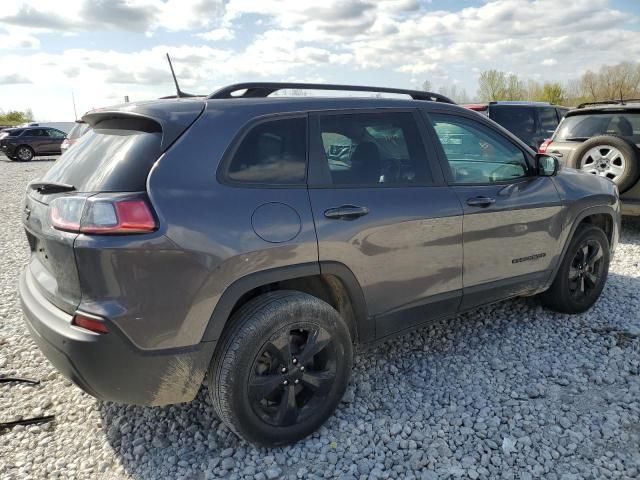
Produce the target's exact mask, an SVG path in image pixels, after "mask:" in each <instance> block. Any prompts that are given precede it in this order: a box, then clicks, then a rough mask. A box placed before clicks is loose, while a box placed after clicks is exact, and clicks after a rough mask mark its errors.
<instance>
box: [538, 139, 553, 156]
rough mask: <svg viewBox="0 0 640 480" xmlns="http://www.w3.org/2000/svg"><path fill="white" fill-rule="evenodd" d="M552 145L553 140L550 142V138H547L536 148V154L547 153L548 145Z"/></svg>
mask: <svg viewBox="0 0 640 480" xmlns="http://www.w3.org/2000/svg"><path fill="white" fill-rule="evenodd" d="M552 143H553V140H551V139H550V138H547V139H546V140H545V141H544V142H542V143H541V144H540V146H539V147H538V153H547V149H548V148H549V145H551V144H552Z"/></svg>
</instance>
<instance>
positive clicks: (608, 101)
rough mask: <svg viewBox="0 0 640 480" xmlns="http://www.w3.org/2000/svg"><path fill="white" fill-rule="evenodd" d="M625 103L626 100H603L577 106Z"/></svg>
mask: <svg viewBox="0 0 640 480" xmlns="http://www.w3.org/2000/svg"><path fill="white" fill-rule="evenodd" d="M620 104H623V105H624V101H621V100H602V101H601V102H585V103H581V104H580V105H578V106H577V107H576V108H584V107H590V106H591V105H620Z"/></svg>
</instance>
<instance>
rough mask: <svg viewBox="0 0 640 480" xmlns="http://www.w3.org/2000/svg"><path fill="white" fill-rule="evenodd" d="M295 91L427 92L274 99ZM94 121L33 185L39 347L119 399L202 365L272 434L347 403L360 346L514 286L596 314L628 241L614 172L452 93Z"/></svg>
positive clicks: (139, 109)
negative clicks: (622, 233) (567, 161)
mask: <svg viewBox="0 0 640 480" xmlns="http://www.w3.org/2000/svg"><path fill="white" fill-rule="evenodd" d="M289 88H298V89H319V90H365V91H380V92H391V93H402V94H405V95H409V96H411V97H412V99H401V98H395V99H384V98H366V97H360V98H355V97H350V98H349V97H346V98H329V97H318V98H313V97H308V96H305V97H298V98H286V97H269V94H271V93H273V92H276V91H278V90H281V89H289ZM84 121H86V122H87V123H88V124H89V125H90V126H91V129H90V130H89V131H88V132H87V133H86V134H85V135H83V136H82V137H81V138H80V139H79V140H78V142H77V143H76V144H75V145H74V146H73V148H71V149H69V151H68V152H67V153H66V154H65V155H64V156H63V157H62V158H61V159H60V160H59V161H58V162H56V163H55V164H54V165H53V167H52V168H51V169H50V170H49V171H48V172H47V173H46V174H45V176H44V177H43V178H42V179H40V180H38V181H36V182H33V183H31V184H30V186H29V188H28V191H27V194H26V198H25V209H24V215H23V224H24V227H25V230H26V234H27V239H28V242H29V246H30V248H31V259H30V263H29V265H28V266H27V268H26V269H25V271H24V273H23V275H22V277H21V280H20V295H21V299H22V307H23V310H24V313H25V318H26V322H27V325H28V327H29V329H30V331H31V334H32V336H33V338H34V340H35V341H36V343H37V344H38V345H39V347H40V348H41V349H42V351H43V352H44V353H45V355H46V356H47V357H48V358H49V359H50V360H51V361H52V363H53V364H54V365H55V366H56V367H57V368H58V369H59V370H60V371H61V372H62V373H63V374H65V375H66V376H67V377H68V378H70V379H72V380H73V381H74V382H75V383H76V384H77V385H79V386H80V387H81V388H83V389H84V390H85V391H86V392H89V393H90V394H91V395H94V396H95V397H98V398H101V399H104V400H112V401H118V402H125V403H135V404H143V405H164V404H170V403H177V402H184V401H189V400H191V399H193V398H194V397H195V395H196V393H197V392H198V390H199V388H200V386H201V383H202V381H203V379H204V378H205V375H206V381H207V383H208V386H209V393H210V394H211V397H212V401H213V405H214V408H215V410H216V412H217V413H218V414H219V416H220V418H221V419H222V420H223V421H224V422H225V423H226V424H227V425H228V426H229V427H230V428H231V429H232V430H233V431H234V432H236V433H237V434H238V435H240V436H241V437H243V438H245V439H247V440H249V441H250V442H253V443H256V444H260V445H280V444H285V443H290V442H293V441H296V440H299V439H301V438H303V437H305V436H306V435H308V434H310V433H311V432H313V431H314V430H315V429H316V428H318V427H319V426H320V425H321V424H322V423H323V422H324V421H325V420H326V419H327V418H328V417H329V416H330V415H331V413H332V412H333V411H334V409H335V408H336V406H337V404H338V402H339V401H340V398H341V397H342V395H343V393H344V391H345V389H346V387H347V384H348V381H349V377H350V370H351V364H352V356H353V347H354V345H368V344H372V343H374V342H378V341H383V340H385V339H388V338H390V337H392V336H394V335H399V334H404V333H407V332H409V331H410V330H411V329H413V328H416V327H418V326H420V325H422V324H424V323H425V322H428V321H433V320H435V319H440V318H443V317H449V316H452V315H455V314H457V313H459V312H463V311H466V310H469V309H472V308H475V307H477V306H479V305H483V304H487V303H492V302H496V301H499V300H502V299H505V298H509V297H513V296H518V295H536V294H540V299H541V301H542V302H543V304H544V305H546V306H548V307H550V308H553V309H555V310H558V311H561V312H569V313H576V312H583V311H585V310H587V309H588V308H590V307H591V305H593V303H594V302H595V301H596V300H597V298H598V297H599V295H600V293H601V291H602V288H603V286H604V283H605V281H606V278H607V272H608V266H609V259H610V255H611V253H612V251H613V250H614V249H615V246H616V244H617V240H618V232H619V222H620V217H619V207H618V197H617V192H616V189H615V186H614V185H613V184H612V183H611V182H609V181H608V180H605V179H603V178H600V177H597V176H593V175H586V174H583V173H579V172H576V171H575V170H571V169H567V170H560V171H559V170H558V162H557V160H556V159H555V158H553V157H549V156H545V155H539V156H537V157H535V156H534V154H533V152H531V150H530V149H529V148H528V147H527V146H526V145H525V144H524V143H522V142H521V141H520V140H518V139H517V138H516V137H515V136H513V135H511V134H509V133H508V132H506V131H505V130H504V129H502V128H500V127H499V126H498V125H496V124H495V123H494V122H492V121H490V120H489V119H487V118H485V117H482V116H481V115H478V114H476V113H474V112H471V111H469V110H466V109H464V108H461V107H458V106H456V105H454V104H452V103H450V100H448V99H447V98H445V97H442V96H440V95H437V94H432V93H428V92H415V91H406V90H396V89H375V88H372V87H355V86H350V87H345V86H337V85H308V84H270V83H267V84H263V83H250V84H239V85H233V86H230V87H225V88H223V89H221V90H219V91H217V92H215V93H213V94H211V95H210V96H209V97H206V98H205V97H194V98H189V99H183V98H178V99H166V100H157V101H151V102H142V103H129V104H126V105H124V106H120V107H113V108H106V109H101V110H99V111H94V112H90V113H88V114H86V115H85V116H84ZM559 318H561V317H559Z"/></svg>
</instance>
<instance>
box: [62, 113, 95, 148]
mask: <svg viewBox="0 0 640 480" xmlns="http://www.w3.org/2000/svg"><path fill="white" fill-rule="evenodd" d="M88 130H89V124H88V123H86V122H84V121H82V120H76V122H75V125H74V126H73V128H72V129H71V131H70V132H69V133H68V135H67V138H65V139H64V141H63V142H62V145H60V149H61V150H62V153H64V152H66V151H67V150H68V149H69V147H70V146H71V145H73V144H74V143H76V142H77V141H78V139H79V138H80V137H81V136H83V135H84V134H85V133H87V131H88Z"/></svg>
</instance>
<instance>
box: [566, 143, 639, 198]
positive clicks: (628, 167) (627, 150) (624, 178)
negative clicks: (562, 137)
mask: <svg viewBox="0 0 640 480" xmlns="http://www.w3.org/2000/svg"><path fill="white" fill-rule="evenodd" d="M598 146H602V147H605V148H606V147H614V148H617V149H618V150H619V151H620V152H621V153H622V155H623V156H624V159H625V164H624V171H623V172H622V174H621V175H620V176H619V177H618V178H616V179H615V180H614V183H615V184H616V185H617V186H618V190H619V191H620V193H622V192H625V191H627V190H629V189H630V188H631V187H633V186H634V185H635V184H636V182H637V181H638V177H640V152H639V150H638V147H636V146H635V145H634V144H633V143H631V142H629V141H628V140H626V139H624V138H622V137H618V136H615V135H600V136H597V137H593V138H590V139H589V140H587V141H585V142H584V143H582V145H580V146H579V147H578V148H577V149H576V151H575V153H574V158H575V159H576V168H578V169H581V168H582V167H583V163H584V158H583V157H584V156H585V154H586V153H587V152H588V151H589V150H591V149H592V148H595V147H598ZM603 176H604V175H603Z"/></svg>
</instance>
